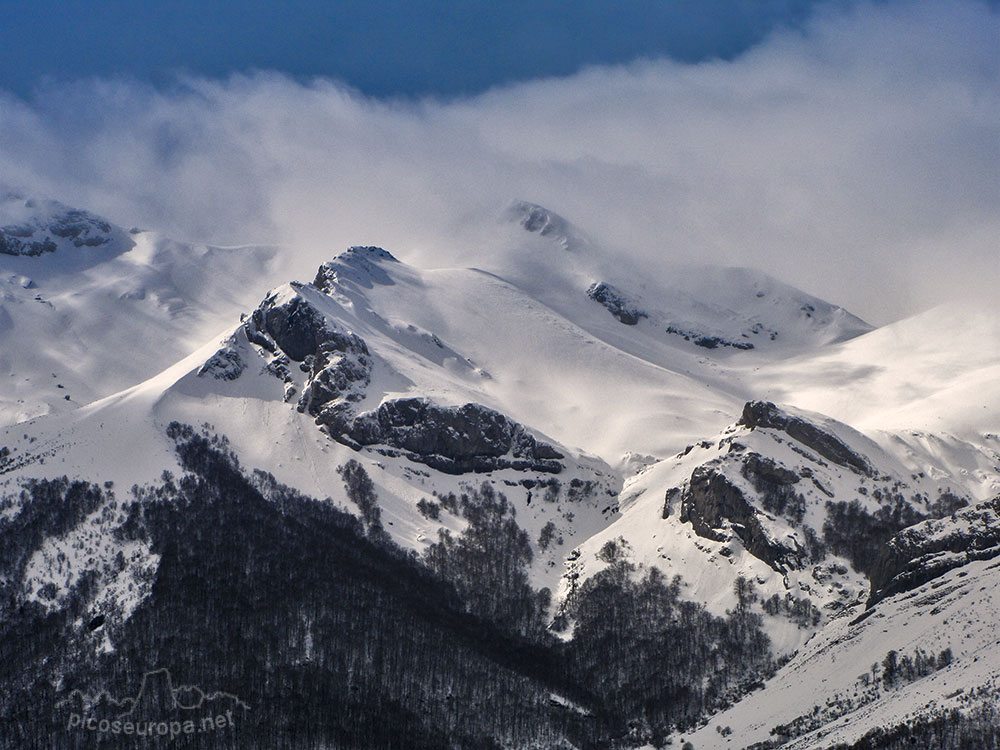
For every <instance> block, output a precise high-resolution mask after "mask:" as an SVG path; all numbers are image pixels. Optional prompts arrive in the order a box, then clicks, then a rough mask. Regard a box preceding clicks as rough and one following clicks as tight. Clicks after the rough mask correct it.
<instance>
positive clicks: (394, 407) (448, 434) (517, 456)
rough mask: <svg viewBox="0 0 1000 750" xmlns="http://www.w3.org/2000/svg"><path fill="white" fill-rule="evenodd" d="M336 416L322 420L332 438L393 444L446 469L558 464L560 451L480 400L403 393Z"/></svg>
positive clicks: (553, 468)
mask: <svg viewBox="0 0 1000 750" xmlns="http://www.w3.org/2000/svg"><path fill="white" fill-rule="evenodd" d="M331 416H332V415H331ZM338 416H340V417H341V418H339V419H336V418H335V419H331V420H329V421H326V422H325V423H326V425H327V428H328V429H329V432H330V435H331V436H332V437H333V438H334V439H336V440H339V441H340V442H342V443H344V444H346V445H350V446H352V447H354V448H360V447H362V446H376V445H382V446H388V447H390V448H396V449H399V450H401V451H402V452H403V454H404V455H406V456H407V457H408V458H410V459H411V460H413V461H417V462H420V463H424V464H427V465H428V466H431V467H432V468H435V469H438V470H439V471H443V472H445V473H448V474H463V473H466V472H484V471H495V470H497V469H516V470H519V471H529V470H530V471H542V472H549V473H558V472H560V471H561V470H562V464H561V463H560V462H559V459H561V458H563V455H562V454H561V453H560V452H559V451H557V450H556V449H555V448H553V447H552V446H550V445H548V444H546V443H543V442H541V441H539V440H537V439H536V438H535V437H534V436H532V435H531V434H530V433H529V432H528V431H527V430H526V429H525V428H524V427H523V426H522V425H520V424H518V423H517V422H514V421H513V420H511V419H510V418H508V417H506V416H505V415H503V414H501V413H500V412H497V411H494V410H493V409H488V408H487V407H485V406H481V405H479V404H471V403H470V404H464V405H462V406H439V405H436V404H432V403H431V402H430V401H428V400H427V399H422V398H404V399H394V400H392V401H386V402H385V403H383V404H381V405H380V406H379V407H378V408H377V409H375V410H373V411H370V412H366V413H364V414H360V415H358V416H357V417H354V418H344V415H342V414H341V415H338ZM320 421H322V420H320Z"/></svg>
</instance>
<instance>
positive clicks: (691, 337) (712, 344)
mask: <svg viewBox="0 0 1000 750" xmlns="http://www.w3.org/2000/svg"><path fill="white" fill-rule="evenodd" d="M754 332H755V333H756V331H754ZM667 333H672V334H674V335H675V336H680V337H681V338H683V339H684V340H685V341H690V342H691V343H693V344H694V345H695V346H700V347H702V348H703V349H718V348H719V347H720V346H721V347H727V348H730V349H742V350H744V351H746V350H749V349H753V348H754V345H753V344H751V343H750V342H749V341H730V340H729V339H724V338H722V337H721V336H710V335H707V334H702V333H697V332H696V331H685V330H683V329H681V328H677V327H676V326H667ZM772 338H773V337H772Z"/></svg>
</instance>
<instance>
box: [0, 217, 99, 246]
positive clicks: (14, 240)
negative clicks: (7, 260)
mask: <svg viewBox="0 0 1000 750" xmlns="http://www.w3.org/2000/svg"><path fill="white" fill-rule="evenodd" d="M112 232H113V227H112V225H111V224H110V223H108V222H107V221H105V220H104V219H100V218H98V217H96V216H94V215H92V214H89V213H87V212H86V211H78V210H75V209H66V210H64V211H61V212H59V213H57V214H56V215H54V216H41V217H32V218H31V219H29V220H27V221H24V222H21V223H17V224H8V225H6V226H2V227H0V254H3V255H25V256H38V255H43V254H44V253H52V252H55V251H56V250H57V249H58V243H59V241H60V240H65V241H68V242H70V243H72V245H73V246H74V247H100V246H101V245H106V244H108V243H109V242H111V239H112Z"/></svg>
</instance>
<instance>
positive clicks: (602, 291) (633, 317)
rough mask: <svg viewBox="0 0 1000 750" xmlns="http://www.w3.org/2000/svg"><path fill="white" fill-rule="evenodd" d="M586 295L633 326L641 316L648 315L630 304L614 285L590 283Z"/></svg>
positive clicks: (623, 321) (621, 320) (620, 319)
mask: <svg viewBox="0 0 1000 750" xmlns="http://www.w3.org/2000/svg"><path fill="white" fill-rule="evenodd" d="M587 296H588V297H590V298H591V299H592V300H594V302H598V303H600V304H602V305H604V307H605V308H607V310H608V312H609V313H611V314H612V315H614V316H615V317H616V318H617V319H618V320H619V321H620V322H622V323H624V324H625V325H627V326H634V325H635V324H636V323H638V322H639V320H640V319H641V318H648V317H649V316H648V315H647V314H646V313H644V312H643V311H642V310H639V309H637V308H636V307H634V306H632V305H630V304H629V303H628V301H627V300H626V299H625V297H624V296H622V293H621V292H620V291H618V290H617V289H616V288H615V287H613V286H611V285H610V284H605V283H604V282H603V281H601V282H598V283H595V284H591V285H590V288H589V289H588V290H587Z"/></svg>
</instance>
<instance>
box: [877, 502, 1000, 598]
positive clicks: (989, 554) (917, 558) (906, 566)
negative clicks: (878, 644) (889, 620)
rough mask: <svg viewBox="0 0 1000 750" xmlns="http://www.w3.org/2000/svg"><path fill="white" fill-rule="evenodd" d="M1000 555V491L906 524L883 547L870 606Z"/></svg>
mask: <svg viewBox="0 0 1000 750" xmlns="http://www.w3.org/2000/svg"><path fill="white" fill-rule="evenodd" d="M994 557H1000V497H997V498H994V499H993V500H989V501H987V502H985V503H981V504H979V505H975V506H972V507H970V508H965V509H963V510H959V511H957V512H956V513H954V514H952V515H951V516H947V517H945V518H940V519H931V520H928V521H924V522H922V523H918V524H916V525H915V526H911V527H910V528H907V529H903V531H901V532H899V533H898V534H896V536H894V537H893V538H892V539H890V540H889V542H888V543H887V544H886V545H885V547H884V548H883V549H882V552H881V554H880V555H879V559H878V561H877V563H876V565H875V570H874V572H873V574H872V590H871V596H869V598H868V607H869V608H870V607H872V606H874V605H875V604H877V603H878V602H880V601H881V600H883V599H885V598H886V597H889V596H892V595H893V594H898V593H901V592H904V591H910V590H912V589H915V588H917V587H918V586H921V585H923V584H924V583H927V582H928V581H931V580H934V579H935V578H937V577H939V576H941V575H944V574H945V573H947V572H948V571H949V570H952V569H954V568H957V567H960V566H962V565H965V564H967V563H970V562H972V561H974V560H989V559H991V558H994Z"/></svg>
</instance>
